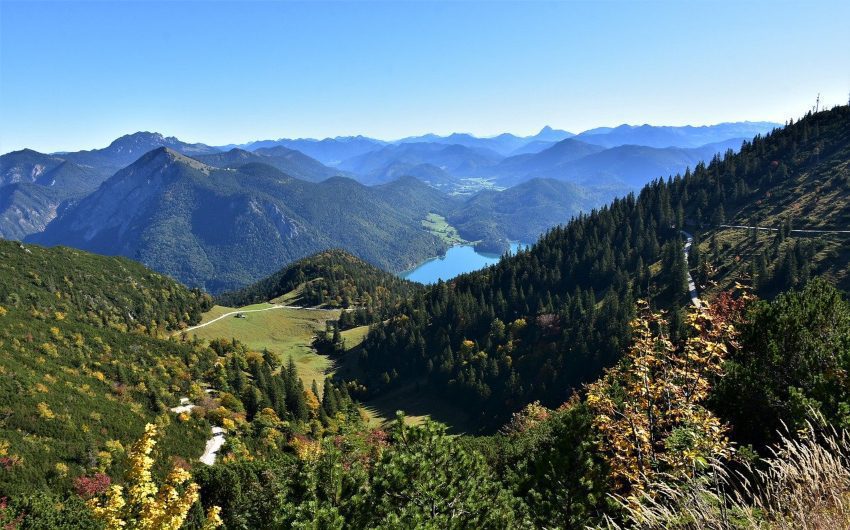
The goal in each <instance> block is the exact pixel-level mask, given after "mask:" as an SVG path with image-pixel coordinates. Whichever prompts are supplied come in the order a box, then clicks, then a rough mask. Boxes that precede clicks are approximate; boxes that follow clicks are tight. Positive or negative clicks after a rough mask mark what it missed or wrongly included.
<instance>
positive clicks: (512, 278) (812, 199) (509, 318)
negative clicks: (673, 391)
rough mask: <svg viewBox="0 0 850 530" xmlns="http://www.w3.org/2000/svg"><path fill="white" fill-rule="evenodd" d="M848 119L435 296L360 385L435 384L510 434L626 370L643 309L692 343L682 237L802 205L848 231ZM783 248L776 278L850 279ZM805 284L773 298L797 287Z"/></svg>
mask: <svg viewBox="0 0 850 530" xmlns="http://www.w3.org/2000/svg"><path fill="white" fill-rule="evenodd" d="M848 118H850V110H848V108H847V107H837V108H835V109H833V110H831V111H826V112H820V113H818V114H815V115H811V116H807V117H806V118H805V119H803V120H801V121H799V122H797V123H793V124H790V125H789V126H788V127H786V128H784V129H781V130H777V131H775V132H773V133H771V134H770V135H767V136H765V137H760V136H757V137H756V138H754V139H753V141H751V142H746V143H745V144H744V145H743V147H742V149H741V152H740V153H738V154H733V153H732V152H728V153H727V155H726V156H724V157H719V156H717V157H715V158H714V159H713V160H712V161H711V162H710V163H708V164H698V165H697V166H696V167H695V168H694V170H693V171H688V172H686V173H685V174H684V175H680V176H676V177H675V178H671V179H668V180H658V181H655V182H653V183H651V184H649V185H647V186H646V187H644V188H643V190H642V191H641V192H640V194H639V195H637V196H634V195H629V196H627V197H626V198H624V199H618V200H615V201H614V202H613V203H612V204H611V205H609V206H606V207H603V208H601V209H599V210H594V211H592V212H590V213H588V214H583V215H580V216H578V217H576V218H575V219H574V220H573V221H571V222H570V223H569V224H567V225H565V226H563V227H558V228H555V229H552V230H550V231H549V232H548V233H547V234H546V235H545V236H544V237H542V238H541V239H540V241H539V242H538V243H537V244H536V245H534V246H532V247H531V248H530V249H528V250H526V251H523V252H519V253H517V255H516V256H513V257H510V258H508V259H504V260H502V261H501V262H500V263H498V264H497V265H494V266H492V267H489V268H488V269H485V270H482V271H479V272H475V273H470V274H467V275H463V276H461V277H459V278H457V279H455V280H453V281H451V282H449V283H446V284H443V283H440V284H438V285H436V286H434V287H432V288H430V289H428V290H427V291H425V292H423V293H422V294H420V295H418V296H416V297H415V298H414V299H413V300H411V301H410V302H409V303H407V304H405V305H403V306H402V307H401V308H400V309H399V310H398V311H397V312H396V314H395V315H394V316H392V317H391V318H389V319H387V320H386V321H385V322H384V323H382V324H381V325H379V326H377V327H376V328H375V329H373V330H372V331H371V332H370V335H369V337H368V338H367V339H366V341H365V343H364V347H363V350H364V353H363V355H362V358H361V366H362V367H363V369H364V372H365V374H366V375H365V380H363V381H360V382H361V383H363V384H365V386H366V387H367V388H368V389H369V392H370V394H374V393H382V392H386V391H390V390H392V389H393V388H394V387H397V386H403V385H407V384H409V383H410V382H411V381H414V380H420V381H423V382H424V381H427V384H428V385H431V386H435V387H438V388H443V389H445V391H446V392H447V393H449V394H451V395H453V396H455V397H456V398H457V402H458V403H459V404H460V405H459V406H461V407H462V408H464V409H465V410H467V411H475V412H476V413H477V414H478V415H479V416H480V417H479V420H480V422H481V423H482V424H484V425H488V424H489V425H498V424H500V422H502V421H504V419H505V418H506V417H507V415H508V414H509V413H510V412H512V411H515V410H516V409H517V408H518V407H520V406H522V405H524V404H526V403H529V402H532V401H535V400H541V401H542V403H543V404H545V405H550V406H552V405H556V404H557V403H561V402H563V401H564V400H566V398H567V397H568V396H569V395H570V393H571V392H572V391H574V390H577V389H579V388H580V387H581V385H582V384H584V383H585V382H587V381H589V380H592V379H593V378H595V377H597V376H598V375H599V374H600V373H601V371H602V369H603V368H604V367H606V366H610V365H611V364H613V363H614V362H615V361H616V359H617V358H618V357H619V352H620V351H621V350H622V347H623V345H624V344H626V343H627V342H628V340H629V336H630V330H629V326H628V322H629V321H630V320H631V318H632V316H633V301H634V300H636V299H638V298H644V299H648V300H649V301H650V303H651V304H653V305H654V306H657V307H663V308H667V309H669V310H671V311H672V313H671V319H672V329H673V333H674V336H675V334H676V333H678V330H680V329H681V327H682V323H683V312H682V308H683V307H684V306H685V305H686V304H687V303H688V301H687V296H686V293H687V285H686V282H685V270H686V269H687V268H688V266H689V264H688V263H687V262H685V260H684V259H683V258H682V252H681V249H682V245H683V243H682V240H681V235H680V233H679V229H680V228H683V227H685V228H687V229H688V230H697V229H699V228H700V227H704V228H710V227H712V226H718V225H720V224H723V223H725V222H726V221H727V218H728V216H727V214H726V213H725V212H729V213H730V214H732V215H735V216H736V217H734V218H735V219H738V218H740V219H744V220H746V219H747V217H746V212H748V211H759V212H773V213H774V215H776V214H778V213H779V212H784V211H785V210H787V209H788V208H789V205H790V204H795V205H797V206H796V207H798V208H803V207H805V208H807V209H806V210H800V211H801V212H802V211H806V212H811V213H812V214H814V212H818V211H825V209H826V208H830V209H831V210H832V211H833V212H837V213H834V214H832V215H829V216H826V215H825V216H824V219H823V220H824V221H832V222H839V221H838V220H839V219H840V218H841V215H842V213H841V212H843V207H844V205H846V204H847V199H846V198H847V196H848V194H847V191H846V182H847V180H846V176H845V175H846V173H845V171H846V167H847V166H846V164H847V156H846V154H847V149H848V141H850V137H848V130H850V119H848ZM801 182H803V183H805V187H806V188H807V189H810V190H811V191H810V192H809V195H808V197H809V198H808V199H806V197H807V195H805V194H803V195H798V194H796V193H795V191H796V192H799V191H801V190H800V189H799V186H801ZM771 190H772V191H771ZM814 190H818V192H817V193H814ZM801 200H802V201H803V202H802V203H800V204H798V201H801ZM805 205H808V206H805ZM739 212H740V213H739ZM818 226H824V224H820V223H819V224H818ZM778 248H779V249H785V250H784V254H783V252H775V253H774V254H772V255H771V257H773V261H772V262H769V263H768V264H767V265H768V267H769V268H770V270H782V268H781V267H782V265H777V260H781V259H784V260H786V262H787V261H788V259H789V258H787V257H783V256H787V255H788V253H789V252H791V253H795V252H797V253H798V254H795V258H794V259H795V260H801V261H796V263H803V262H804V261H806V262H809V263H810V265H807V267H816V268H815V269H810V272H809V273H805V274H811V273H813V272H815V271H817V272H829V271H830V270H835V271H843V270H844V269H846V266H847V260H846V259H842V255H843V253H841V252H817V251H808V252H806V251H805V250H804V249H805V247H802V248H801V247H800V246H799V245H796V244H794V245H788V244H787V243H786V244H784V245H780V246H779V247H778ZM798 249H800V250H798ZM727 250H728V249H727ZM698 254H699V255H697V256H695V257H692V258H693V261H694V263H692V265H693V268H694V273H695V274H696V273H698V272H699V271H701V270H708V269H711V270H713V271H714V272H713V273H712V274H713V276H712V277H711V278H710V279H711V281H714V282H716V283H717V285H718V286H721V287H722V286H728V285H731V284H732V283H734V281H736V280H739V279H744V278H743V277H742V276H739V275H738V274H737V273H736V271H739V267H740V266H739V265H738V261H740V260H741V257H740V255H731V254H730V253H728V252H727V253H726V254H725V259H722V258H723V255H720V254H718V258H721V259H719V260H718V261H716V262H715V263H714V264H713V265H710V266H709V267H708V268H706V265H705V263H704V261H705V260H704V257H705V254H706V253H704V252H702V253H698ZM814 256H817V257H814ZM708 261H710V260H708ZM777 267H778V269H777ZM786 268H791V269H792V270H793V269H794V268H793V267H791V266H790V265H788V266H786ZM801 268H802V267H801ZM797 270H799V269H797ZM795 274H797V273H796V272H795ZM805 274H803V276H796V277H795V279H794V281H793V282H791V283H779V284H777V283H774V284H772V287H773V288H774V289H776V290H779V289H783V288H787V287H789V286H793V285H795V284H796V283H797V282H799V281H801V280H802V279H805ZM835 275H836V276H837V277H840V276H841V273H840V272H836V273H835ZM789 277H793V275H789ZM706 281H707V280H706ZM774 292H775V291H774Z"/></svg>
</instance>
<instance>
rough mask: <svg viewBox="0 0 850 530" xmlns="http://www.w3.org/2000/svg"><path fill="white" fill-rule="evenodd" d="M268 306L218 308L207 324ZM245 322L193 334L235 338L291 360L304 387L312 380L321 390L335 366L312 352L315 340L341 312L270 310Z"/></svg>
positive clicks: (232, 320) (216, 325) (222, 324)
mask: <svg viewBox="0 0 850 530" xmlns="http://www.w3.org/2000/svg"><path fill="white" fill-rule="evenodd" d="M265 307H270V305H269V304H255V305H252V306H246V307H240V308H238V309H235V308H232V307H223V306H215V307H214V308H213V309H212V310H211V311H209V312H208V313H206V314H204V319H203V321H204V322H208V321H210V320H212V319H213V318H216V317H217V316H221V315H223V314H225V313H229V312H231V311H237V310H248V309H262V308H265ZM244 316H245V318H236V317H235V316H232V317H225V318H222V319H221V320H219V321H217V322H214V323H212V324H210V325H209V326H205V327H203V328H199V329H197V330H194V331H192V332H191V333H190V334H193V335H197V336H198V337H199V338H201V339H207V340H209V339H215V338H222V337H223V338H227V339H230V338H235V339H237V340H239V341H241V342H244V343H245V344H247V345H248V347H249V348H251V349H253V350H257V351H262V350H263V349H264V348H268V350H269V351H271V352H273V353H275V354H277V355H278V356H279V357H280V358H281V359H282V360H284V361H285V360H286V359H287V358H288V357H289V356H292V358H293V360H295V364H296V365H297V366H298V372H299V373H300V374H301V378H302V379H303V381H304V384H305V385H308V386H309V385H310V384H311V383H312V381H313V380H316V382H317V383H319V385H320V386H321V383H322V382H323V381H324V379H325V375H326V374H328V373H331V372H332V371H333V368H334V366H333V362H332V361H331V360H330V359H329V358H328V357H326V356H324V355H319V354H318V353H317V352H316V350H314V349H313V346H312V342H313V337H314V336H315V334H316V331H317V330H320V329H324V328H325V322H327V321H328V320H336V319H337V318H339V311H314V310H307V309H271V310H269V311H262V312H256V313H244Z"/></svg>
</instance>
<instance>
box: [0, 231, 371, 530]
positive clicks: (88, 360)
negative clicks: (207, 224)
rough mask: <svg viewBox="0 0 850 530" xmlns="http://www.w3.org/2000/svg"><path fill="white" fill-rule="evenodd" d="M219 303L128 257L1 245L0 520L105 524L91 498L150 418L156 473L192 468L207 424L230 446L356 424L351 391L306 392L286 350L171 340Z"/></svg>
mask: <svg viewBox="0 0 850 530" xmlns="http://www.w3.org/2000/svg"><path fill="white" fill-rule="evenodd" d="M211 304H212V300H211V298H210V297H209V296H207V295H205V294H201V293H199V292H198V291H190V290H188V289H186V288H185V287H183V286H182V285H180V284H178V283H176V282H175V281H173V280H171V279H169V278H166V277H164V276H162V275H160V274H157V273H155V272H152V271H150V270H148V269H146V268H145V267H143V266H141V265H140V264H138V263H135V262H133V261H130V260H127V259H125V258H110V257H103V256H97V255H93V254H88V253H86V252H82V251H78V250H72V249H67V248H63V247H57V248H43V247H39V246H35V245H26V246H24V245H21V244H20V243H16V242H8V241H0V352H2V355H0V403H2V405H0V498H2V499H4V500H3V502H2V503H0V522H3V524H9V523H10V521H18V523H20V522H21V521H23V522H24V523H25V524H26V525H29V526H26V527H32V526H33V525H34V526H35V527H37V528H100V526H98V525H97V524H96V521H95V520H94V519H93V517H92V515H91V514H90V512H89V511H88V509H87V508H86V507H85V505H84V504H83V501H84V500H86V499H89V498H91V497H92V496H96V495H99V494H101V493H103V492H105V491H106V490H107V488H108V487H109V486H110V482H112V483H113V484H115V483H117V484H123V483H124V482H125V480H127V479H128V478H129V476H130V475H129V474H128V473H132V472H133V470H132V469H128V462H127V454H128V453H129V452H130V451H131V450H132V449H131V446H132V444H133V443H134V442H135V441H136V440H137V439H138V438H139V437H140V436H141V435H142V433H143V432H144V431H145V425H146V424H155V425H157V426H158V430H159V431H160V433H161V435H160V439H159V442H160V443H159V447H160V451H162V453H163V454H166V455H168V458H167V459H163V460H161V461H159V462H157V465H156V466H155V467H154V469H153V473H154V477H162V476H164V474H165V473H166V472H167V471H168V467H170V466H171V465H174V464H179V465H180V466H182V467H186V468H191V467H193V466H196V465H198V464H196V462H197V460H198V457H199V456H200V455H201V452H202V450H203V449H204V445H205V440H207V439H208V438H209V437H210V427H211V425H212V426H216V427H220V426H224V427H225V428H226V429H227V436H228V437H229V439H230V440H231V441H230V443H229V444H228V446H227V448H226V449H225V450H224V452H226V453H229V454H233V453H236V454H240V451H245V452H247V451H251V452H252V453H253V454H264V453H265V452H267V451H275V450H277V447H278V445H277V444H279V443H282V442H281V440H283V439H284V435H285V434H286V435H291V434H297V433H305V432H311V431H310V429H311V428H312V429H313V430H314V431H313V432H315V433H318V432H319V431H316V429H319V430H322V429H329V430H330V431H332V432H336V431H337V430H338V429H339V426H340V425H342V424H344V423H346V422H351V423H352V424H359V422H360V417H359V414H358V409H357V407H356V406H355V405H354V404H353V403H352V401H351V399H350V398H349V397H348V393H347V390H346V388H345V387H337V386H335V385H334V384H333V383H331V382H327V383H325V385H324V393H323V394H322V395H320V394H319V392H318V391H317V390H316V388H315V387H314V388H313V389H312V390H310V389H305V388H304V387H303V383H302V382H301V379H300V378H299V376H298V373H297V371H296V368H295V366H294V364H293V363H292V362H291V360H290V362H289V363H288V364H287V363H285V362H284V361H283V360H281V359H277V358H274V357H273V356H270V355H269V354H268V353H267V352H265V353H264V352H252V351H249V350H248V349H247V348H246V347H245V346H244V345H242V344H240V343H237V342H235V341H231V340H229V339H228V340H220V341H212V342H211V343H210V344H206V343H201V342H199V341H187V340H180V341H177V340H173V339H172V340H165V338H166V337H167V336H168V335H171V334H172V333H173V332H175V331H179V330H181V329H183V328H185V327H186V326H187V325H189V324H193V323H196V322H197V321H198V320H200V314H201V312H202V311H205V310H207V309H209V308H210V307H211ZM185 396H188V397H186V398H185V399H190V400H191V402H193V403H194V404H193V405H192V406H191V407H188V408H187V407H184V409H185V410H184V411H183V412H180V411H179V410H178V411H176V412H175V411H169V408H171V407H175V406H177V405H178V404H182V403H181V398H183V397H185ZM255 420H257V422H256V423H254V421H255ZM311 421H312V422H313V423H314V425H312V426H311V425H310V424H309V422H311ZM7 510H13V512H12V513H13V514H14V515H12V516H9V512H8V511H7ZM7 516H8V517H7ZM18 523H15V524H16V525H17V524H18ZM16 527H17V526H11V527H10V528H16Z"/></svg>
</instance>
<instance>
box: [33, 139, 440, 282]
mask: <svg viewBox="0 0 850 530" xmlns="http://www.w3.org/2000/svg"><path fill="white" fill-rule="evenodd" d="M414 210H415V212H414ZM414 210H410V209H408V208H407V206H406V205H405V203H404V202H398V201H396V203H394V204H392V205H390V204H388V203H387V202H386V201H385V200H384V199H383V198H382V197H381V194H380V193H379V192H378V191H377V190H374V189H372V188H368V187H366V186H363V185H362V184H359V183H357V182H355V181H353V180H351V179H347V178H341V177H333V178H330V179H328V180H325V181H324V182H321V183H318V184H314V183H310V182H306V181H302V180H299V179H294V178H291V177H289V176H287V175H285V174H283V173H281V172H280V171H278V170H276V169H275V168H273V167H271V166H268V165H264V164H256V163H252V164H247V165H244V166H242V167H240V168H238V169H235V170H234V169H226V170H225V169H218V168H214V167H212V166H208V165H205V164H203V163H201V162H199V161H197V160H194V159H192V158H188V157H185V156H183V155H180V154H179V153H177V152H175V151H172V150H170V149H168V148H159V149H157V150H154V151H152V152H150V153H147V154H146V155H144V156H143V157H142V158H140V159H139V160H138V161H137V162H135V163H134V164H132V165H130V166H128V167H127V168H125V169H123V170H121V171H119V172H118V173H116V174H115V176H113V177H112V178H110V179H109V180H107V182H105V183H104V184H103V186H101V187H100V189H98V190H97V191H96V192H95V193H93V194H91V195H90V196H88V197H86V198H85V199H84V200H82V201H81V202H80V203H78V204H77V205H75V206H73V207H71V208H69V209H68V211H67V212H65V213H64V214H63V215H62V216H60V217H59V218H57V219H55V220H54V221H53V222H52V223H51V224H50V225H49V226H48V228H47V230H46V231H45V232H44V233H42V234H38V235H36V236H33V237H32V239H33V240H36V241H39V242H43V243H46V244H64V245H70V246H75V247H78V248H82V249H85V250H91V251H94V252H99V253H104V254H120V255H124V256H128V257H132V258H134V259H138V260H139V261H142V262H143V263H146V264H149V265H150V266H151V267H153V268H155V269H156V270H159V271H160V272H164V273H166V274H169V275H171V276H173V277H175V278H178V279H180V280H181V281H183V282H185V283H187V284H189V285H192V286H200V287H204V288H206V289H208V290H210V291H213V292H216V291H221V290H224V289H228V288H235V287H239V286H242V285H244V284H246V283H248V282H250V281H252V280H256V279H258V278H260V277H262V276H264V275H266V274H268V273H270V272H272V271H273V270H276V269H277V268H279V267H280V265H281V264H283V263H288V262H291V261H293V260H295V259H298V258H300V257H303V256H306V255H309V254H312V253H314V252H317V251H320V250H323V249H326V248H330V247H343V248H349V249H353V250H354V251H355V252H356V253H357V254H359V255H360V256H361V257H362V258H364V259H366V260H367V261H370V262H372V263H375V264H377V265H380V266H381V267H382V268H384V269H388V270H403V269H405V268H407V267H409V266H410V265H412V264H415V263H416V262H418V261H421V260H423V259H425V258H427V257H430V256H433V255H435V254H438V253H439V252H441V251H442V250H443V249H444V248H445V247H444V245H443V244H442V243H441V242H440V241H439V240H438V239H437V238H435V237H434V236H432V235H431V234H428V233H427V232H425V231H423V230H421V227H420V225H419V223H420V217H419V213H418V210H417V209H414Z"/></svg>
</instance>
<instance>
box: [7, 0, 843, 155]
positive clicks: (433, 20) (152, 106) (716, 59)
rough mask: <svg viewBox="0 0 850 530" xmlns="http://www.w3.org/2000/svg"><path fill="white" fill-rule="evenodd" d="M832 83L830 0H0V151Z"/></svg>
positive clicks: (528, 128)
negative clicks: (150, 134) (148, 134)
mask: <svg viewBox="0 0 850 530" xmlns="http://www.w3.org/2000/svg"><path fill="white" fill-rule="evenodd" d="M849 91H850V2H847V1H846V0H845V1H836V2H783V1H777V0H772V1H765V2H761V1H752V2H738V1H736V2H691V1H675V2H637V1H627V2H615V1H595V2H592V3H577V2H561V3H536V2H521V3H509V2H493V3H477V2H445V3H430V2H394V3H390V2H377V3H366V2H345V3H317V2H311V3H306V4H304V3H291V2H239V3H227V2H210V3H205V2H171V3H154V2H144V1H124V2H110V3H105V2H82V3H74V2H55V3H41V2H37V1H29V0H28V1H26V2H10V1H6V0H0V152H7V151H10V150H13V149H19V148H21V147H25V146H26V147H31V148H34V149H38V150H42V151H55V150H73V149H80V148H93V147H100V146H104V145H106V144H108V143H109V142H110V141H111V140H112V139H114V138H116V137H117V136H120V135H121V134H125V133H128V132H135V131H138V130H150V131H158V132H162V133H164V134H168V135H174V136H177V137H179V138H181V139H183V140H187V141H200V142H205V143H209V144H224V143H230V142H234V143H239V142H244V141H248V140H253V139H265V138H279V137H326V136H335V135H348V134H366V135H370V136H375V137H380V138H397V137H402V136H406V135H412V134H419V133H424V132H437V133H448V132H452V131H462V132H472V133H475V134H478V135H490V134H495V133H499V132H503V131H509V132H514V133H521V134H526V133H532V132H535V131H536V130H537V129H539V128H540V127H542V126H543V125H546V124H549V125H552V126H555V127H560V128H564V129H568V130H571V131H580V130H584V129H587V128H590V127H595V126H600V125H615V124H619V123H623V122H627V123H652V124H669V125H677V124H707V123H717V122H722V121H737V120H776V121H784V120H785V119H787V118H789V117H797V116H799V115H801V114H803V113H804V111H805V109H806V107H808V106H810V105H813V104H814V99H815V96H816V94H817V93H818V92H820V93H821V94H822V98H823V99H824V100H825V101H826V102H827V104H837V103H846V102H847V99H848V92H849Z"/></svg>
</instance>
